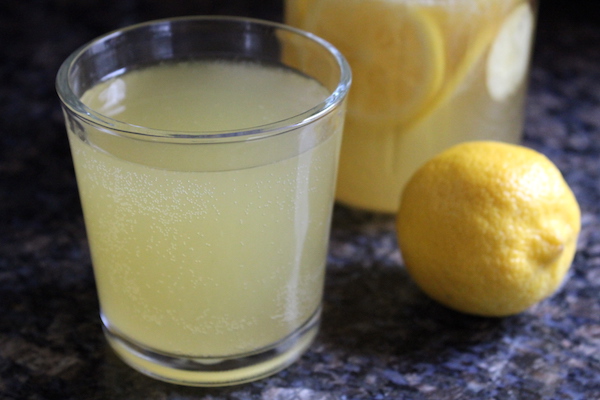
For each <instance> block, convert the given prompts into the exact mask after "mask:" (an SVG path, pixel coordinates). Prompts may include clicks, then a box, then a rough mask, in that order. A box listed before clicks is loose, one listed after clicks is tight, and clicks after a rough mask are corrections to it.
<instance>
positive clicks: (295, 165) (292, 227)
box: [69, 61, 342, 380]
mask: <svg viewBox="0 0 600 400" xmlns="http://www.w3.org/2000/svg"><path fill="white" fill-rule="evenodd" d="M328 93H329V92H328V91H327V90H326V89H325V88H324V87H323V86H321V85H320V84H319V83H318V82H317V81H315V80H313V79H310V78H307V77H306V76H303V75H300V74H298V73H295V72H293V71H291V70H285V69H283V68H275V67H268V66H264V65H259V64H254V63H251V62H226V61H203V62H183V63H177V64H173V63H170V64H169V63H166V64H161V65H159V66H153V67H149V68H146V69H141V70H136V71H133V72H130V73H126V74H124V75H121V76H118V77H114V78H112V79H110V80H107V81H105V82H103V83H101V84H98V85H97V86H95V87H93V88H92V89H90V90H88V91H87V92H86V93H85V94H84V95H83V97H82V101H83V102H84V103H85V104H86V105H87V106H89V107H90V108H91V109H93V110H96V111H98V112H100V113H102V114H103V115H107V116H110V117H112V118H113V119H115V120H121V121H126V122H128V123H130V124H132V125H138V126H144V127H148V128H152V129H154V130H155V131H157V132H159V131H160V130H161V129H162V130H177V131H179V132H184V133H185V132H187V131H189V132H190V134H191V133H192V132H196V131H204V132H206V131H212V132H214V135H215V137H218V136H219V132H222V131H232V130H233V131H234V130H238V129H241V128H247V127H259V126H261V125H265V124H267V123H272V122H273V121H280V120H284V119H286V118H289V117H291V116H295V115H298V114H300V113H302V112H305V111H306V110H308V109H310V108H311V107H312V106H313V105H315V104H318V103H320V102H322V101H323V100H324V99H325V98H326V97H327V96H328ZM341 126H342V123H341V117H340V118H322V119H321V121H320V122H318V123H315V124H312V125H308V126H306V127H304V128H298V129H297V132H291V133H290V132H286V133H285V134H280V135H278V136H276V137H274V138H270V139H269V140H268V141H266V140H261V139H260V138H257V139H256V140H252V141H245V142H242V141H240V142H239V143H234V142H235V137H234V138H233V139H231V140H229V142H228V143H227V142H226V143H223V140H222V139H219V140H217V139H215V142H214V143H209V144H206V143H204V144H202V145H195V144H194V143H193V141H190V142H189V143H186V144H181V143H174V142H173V141H170V140H169V139H168V137H167V136H166V133H165V137H164V138H163V139H164V140H163V139H161V138H158V139H157V140H135V139H131V138H127V137H123V136H119V135H111V134H108V135H107V134H106V132H104V131H103V130H102V129H101V128H97V129H96V128H94V127H93V125H89V126H86V127H85V128H84V127H83V126H77V124H71V126H70V129H69V139H70V143H71V148H72V153H73V159H74V165H75V168H76V173H77V180H78V185H79V190H80V195H81V201H82V205H83V209H84V215H85V222H86V228H87V232H88V237H89V242H90V247H91V252H92V259H93V264H94V271H95V275H96V282H97V287H98V292H99V297H100V302H101V307H102V317H103V320H104V323H105V325H106V327H107V329H108V331H109V332H111V334H113V335H115V336H117V337H119V338H121V339H124V340H125V341H128V342H131V343H134V344H135V345H138V346H141V347H143V348H145V349H150V350H151V351H153V352H156V353H160V354H165V355H167V356H169V357H178V356H180V355H181V356H185V357H188V358H189V357H192V358H195V359H198V360H199V362H200V363H202V362H206V363H207V364H210V363H212V362H218V361H220V360H221V359H226V358H228V357H234V356H237V355H240V354H242V355H243V354H252V353H253V352H257V351H259V350H261V349H264V348H266V347H268V346H270V345H271V344H273V343H277V342H279V341H281V340H284V339H286V338H287V337H288V336H289V335H290V334H292V333H294V332H296V331H298V329H300V328H302V327H303V326H304V325H305V324H308V323H309V322H310V321H314V320H315V318H318V313H319V310H320V301H321V292H322V288H323V275H324V263H325V257H326V251H327V239H328V232H329V225H330V218H331V204H332V201H333V196H334V186H335V171H336V168H337V160H338V153H339V146H340V139H341ZM125 357H127V356H125ZM134 362H137V361H134ZM142 368H145V367H142ZM181 374H182V375H181V376H183V377H185V374H186V372H182V373H181ZM171 379H177V376H176V375H174V376H171ZM182 380H183V379H182Z"/></svg>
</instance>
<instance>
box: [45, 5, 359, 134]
mask: <svg viewBox="0 0 600 400" xmlns="http://www.w3.org/2000/svg"><path fill="white" fill-rule="evenodd" d="M205 21H211V22H225V23H246V24H253V25H257V26H263V27H270V28H273V29H274V30H284V31H288V32H290V33H293V34H295V35H298V36H300V37H304V38H305V39H307V40H309V41H312V42H314V43H317V44H319V45H320V46H321V47H322V48H324V49H325V50H326V51H327V53H328V54H330V55H331V56H332V57H333V59H334V60H335V62H336V63H337V65H338V68H339V71H340V78H339V81H338V83H337V85H336V87H335V89H334V90H328V93H329V95H328V96H327V98H325V99H324V100H323V101H321V102H319V103H317V104H315V105H314V106H313V107H312V108H309V109H307V110H305V111H303V112H302V113H300V114H296V115H293V116H290V117H287V118H285V119H282V120H279V121H274V122H271V123H268V124H264V125H258V126H248V127H243V128H239V129H230V130H220V131H181V130H168V129H156V128H150V127H145V126H140V125H135V124H130V123H127V122H123V121H119V120H117V119H114V118H111V117H108V116H106V115H104V114H102V113H100V112H98V111H95V110H94V109H92V108H90V107H88V106H86V105H85V104H84V103H83V102H82V101H81V99H80V98H79V96H77V95H76V94H75V92H74V90H73V88H72V85H71V82H70V80H69V76H70V74H71V71H72V69H73V68H74V67H75V64H76V63H77V61H78V60H79V59H80V57H82V56H83V55H84V54H85V53H86V51H88V50H89V49H91V48H92V47H93V46H94V45H97V44H99V43H102V42H106V41H108V40H110V39H111V38H115V37H117V36H119V35H121V34H123V33H125V32H130V31H134V30H137V29H141V28H145V27H149V26H152V25H155V26H158V25H162V24H169V23H172V22H196V23H199V22H205ZM351 82H352V73H351V69H350V65H349V64H348V61H347V60H346V58H345V57H344V55H343V54H342V53H341V52H340V51H339V50H338V49H337V48H336V47H335V46H333V45H332V44H331V43H329V42H328V41H326V40H324V39H322V38H321V37H319V36H317V35H315V34H312V33H310V32H307V31H304V30H302V29H298V28H295V27H292V26H289V25H286V24H283V23H280V22H274V21H268V20H263V19H257V18H249V17H238V16H222V15H200V16H182V17H172V18H163V19H155V20H150V21H146V22H141V23H137V24H133V25H129V26H126V27H123V28H119V29H116V30H113V31H110V32H108V33H105V34H103V35H101V36H98V37H96V38H95V39H92V40H91V41H89V42H87V43H85V44H84V45H82V46H80V47H79V48H78V49H76V50H75V51H73V52H72V53H71V54H70V55H69V56H68V57H67V58H66V59H65V60H64V61H63V63H62V64H61V66H60V67H59V69H58V72H57V75H56V81H55V87H56V91H57V93H58V97H59V98H60V100H61V102H62V104H63V107H66V109H67V110H68V111H70V112H71V113H72V114H74V115H73V116H75V117H77V118H78V119H80V120H82V121H85V122H86V123H88V124H90V123H91V124H93V125H96V126H99V127H101V128H104V129H105V130H107V131H108V133H110V134H113V135H117V136H124V137H131V138H135V139H140V140H147V141H161V142H176V143H179V142H217V143H219V142H229V141H231V142H239V141H247V140H254V139H260V138H264V137H270V136H274V135H278V134H280V133H284V132H287V131H290V130H294V129H298V128H300V127H302V126H305V125H308V124H310V123H312V122H313V121H315V120H318V119H320V118H322V117H323V116H325V115H327V114H329V113H330V112H332V111H333V110H334V109H335V108H337V107H338V106H339V105H340V104H341V103H342V101H343V100H344V99H345V98H346V97H347V95H348V91H349V89H350V85H351Z"/></svg>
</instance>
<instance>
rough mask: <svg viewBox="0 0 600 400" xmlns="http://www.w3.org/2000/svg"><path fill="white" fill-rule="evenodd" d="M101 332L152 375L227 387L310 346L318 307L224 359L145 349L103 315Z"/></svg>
mask: <svg viewBox="0 0 600 400" xmlns="http://www.w3.org/2000/svg"><path fill="white" fill-rule="evenodd" d="M102 320H103V328H104V334H105V336H106V338H107V340H108V343H109V344H110V346H111V347H112V348H113V350H114V351H115V352H116V353H117V355H118V356H119V357H120V358H121V359H122V360H123V361H124V362H125V363H127V364H128V365H129V366H131V367H132V368H134V369H136V370H137V371H139V372H141V373H143V374H145V375H148V376H150V377H152V378H155V379H159V380H162V381H166V382H170V383H174V384H179V385H187V386H205V387H210V386H230V385H237V384H241V383H246V382H251V381H255V380H258V379H262V378H265V377H267V376H269V375H272V374H274V373H276V372H279V371H281V370H282V369H284V368H286V367H287V366H289V365H290V364H292V363H293V362H294V361H296V360H297V359H298V358H299V357H300V356H301V355H302V354H303V353H304V352H305V351H306V350H307V349H308V347H309V346H310V345H311V343H312V342H313V340H314V338H315V336H316V335H317V332H318V330H319V324H320V321H321V309H320V308H319V309H318V310H317V311H316V312H315V313H314V314H313V316H312V317H311V318H310V319H309V320H308V321H307V322H306V323H304V325H302V326H301V327H300V328H298V329H297V330H296V331H294V332H293V333H292V334H290V335H288V336H287V337H285V338H284V339H282V340H280V341H279V342H277V343H274V344H273V345H271V346H268V347H264V348H261V349H258V350H257V351H255V352H252V353H246V354H240V355H236V356H231V357H227V358H214V357H210V358H201V357H185V356H182V355H174V354H165V353H161V352H158V351H156V350H154V349H150V348H145V347H143V346H142V345H140V344H138V343H135V342H133V341H131V340H130V339H128V338H126V337H124V336H123V335H121V334H119V333H118V332H116V331H115V330H114V329H112V327H111V326H110V324H109V323H108V321H107V320H106V318H102Z"/></svg>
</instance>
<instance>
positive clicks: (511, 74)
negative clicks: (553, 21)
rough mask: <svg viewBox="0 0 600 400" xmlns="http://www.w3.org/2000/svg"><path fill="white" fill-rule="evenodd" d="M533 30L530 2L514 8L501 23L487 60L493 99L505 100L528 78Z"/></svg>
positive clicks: (489, 85) (490, 90)
mask: <svg viewBox="0 0 600 400" xmlns="http://www.w3.org/2000/svg"><path fill="white" fill-rule="evenodd" d="M533 30H534V15H533V11H532V10H531V6H530V5H529V4H528V3H523V4H521V5H519V6H518V7H517V8H515V9H514V11H513V12H511V13H510V15H509V16H508V17H507V18H506V20H505V21H504V23H503V24H502V26H501V28H500V31H499V32H498V35H497V37H496V39H495V41H494V43H493V44H492V48H491V50H490V54H489V56H488V60H487V87H488V91H489V93H490V96H491V97H492V98H493V99H494V100H497V101H504V100H506V99H507V98H508V97H510V96H511V95H512V94H513V93H515V91H516V90H517V88H518V87H519V86H520V84H521V82H523V80H524V79H525V75H526V74H527V66H528V64H529V53H530V48H531V41H532V37H533Z"/></svg>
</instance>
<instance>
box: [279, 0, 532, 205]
mask: <svg viewBox="0 0 600 400" xmlns="http://www.w3.org/2000/svg"><path fill="white" fill-rule="evenodd" d="M285 5H286V9H285V11H286V21H287V22H288V23H289V24H291V25H295V26H298V27H300V28H303V29H306V30H309V31H312V32H314V33H316V34H317V35H319V36H321V37H323V38H325V39H326V40H328V41H330V42H331V43H332V44H333V45H334V46H336V47H337V48H338V49H340V50H341V51H342V53H343V54H344V55H345V56H346V57H347V59H348V61H349V63H350V66H351V67H352V72H353V86H352V91H351V93H350V97H349V103H348V115H347V119H346V125H345V128H344V141H343V144H342V152H341V157H340V171H339V178H338V185H337V193H336V198H337V199H338V200H339V201H340V202H342V203H345V204H348V205H351V206H355V207H360V208H365V209H370V210H374V211H383V212H395V211H396V210H397V208H398V206H399V199H400V194H401V191H402V189H403V187H404V184H405V182H406V181H407V180H408V179H409V178H410V176H411V175H412V174H413V173H414V171H415V170H416V169H417V168H418V167H419V166H420V165H421V164H422V163H423V162H424V161H426V160H428V159H429V158H431V157H433V156H434V155H435V154H437V153H438V152H439V151H441V150H443V149H445V148H447V147H449V146H451V145H453V144H456V143H459V142H463V141H467V140H478V139H481V140H483V139H492V140H500V141H506V142H518V141H519V140H520V138H521V134H522V125H523V103H524V98H525V91H526V79H525V73H524V71H525V70H526V68H527V64H528V60H529V57H530V44H531V33H532V30H533V18H534V14H533V13H534V11H535V1H528V0H432V1H424V0H369V1H366V0H286V2H285ZM494 49H495V50H494ZM492 53H493V54H492Z"/></svg>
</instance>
